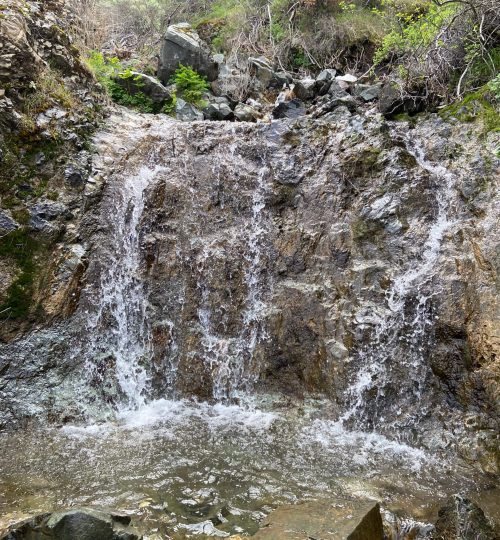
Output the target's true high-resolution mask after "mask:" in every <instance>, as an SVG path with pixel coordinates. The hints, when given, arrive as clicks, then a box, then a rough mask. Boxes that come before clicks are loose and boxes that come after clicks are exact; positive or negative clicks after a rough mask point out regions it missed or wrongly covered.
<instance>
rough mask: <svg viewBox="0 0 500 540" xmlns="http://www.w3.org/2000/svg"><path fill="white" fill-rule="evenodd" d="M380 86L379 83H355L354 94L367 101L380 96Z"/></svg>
mask: <svg viewBox="0 0 500 540" xmlns="http://www.w3.org/2000/svg"><path fill="white" fill-rule="evenodd" d="M381 88H382V87H381V85H380V84H357V85H356V86H355V87H354V95H355V96H357V97H360V98H361V99H362V100H363V101H364V102H366V103H368V102H369V101H373V100H375V99H377V98H378V97H379V96H380V90H381Z"/></svg>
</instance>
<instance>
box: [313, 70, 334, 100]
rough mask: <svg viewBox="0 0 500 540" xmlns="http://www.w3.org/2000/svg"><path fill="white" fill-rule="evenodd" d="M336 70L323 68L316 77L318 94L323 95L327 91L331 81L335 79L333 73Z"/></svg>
mask: <svg viewBox="0 0 500 540" xmlns="http://www.w3.org/2000/svg"><path fill="white" fill-rule="evenodd" d="M336 74H337V71H336V70H335V69H324V70H323V71H322V72H321V73H320V74H319V75H318V76H317V77H316V85H317V91H318V94H319V95H320V96H323V95H324V94H326V93H327V92H328V89H329V88H330V85H331V84H332V81H333V80H335V75H336Z"/></svg>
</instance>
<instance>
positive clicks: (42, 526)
mask: <svg viewBox="0 0 500 540" xmlns="http://www.w3.org/2000/svg"><path fill="white" fill-rule="evenodd" d="M130 523H131V518H130V516H127V515H125V514H120V513H115V512H104V511H101V510H94V509H90V508H77V509H72V510H67V511H63V512H54V513H53V514H41V515H39V516H36V517H34V518H33V519H30V520H27V521H24V522H22V523H20V524H18V525H14V526H13V527H11V528H10V530H9V532H8V533H7V534H6V535H4V536H3V537H2V540H140V539H141V538H142V536H140V535H139V534H138V533H137V531H135V530H134V529H133V528H132V527H131V526H130Z"/></svg>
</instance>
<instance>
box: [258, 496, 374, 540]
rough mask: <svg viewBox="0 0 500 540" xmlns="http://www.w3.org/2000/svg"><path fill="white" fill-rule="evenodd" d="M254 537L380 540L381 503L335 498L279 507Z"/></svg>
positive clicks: (283, 539)
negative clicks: (328, 501) (331, 500)
mask: <svg viewBox="0 0 500 540" xmlns="http://www.w3.org/2000/svg"><path fill="white" fill-rule="evenodd" d="M253 538H254V539H255V540H304V539H307V538H318V539H319V538H328V539H329V540H383V538H384V531H383V525H382V516H381V514H380V506H379V504H378V503H377V502H375V501H370V500H352V501H350V500H343V499H337V500H335V501H333V502H331V503H324V502H315V501H311V502H307V503H303V504H298V505H288V506H282V507H280V508H278V509H276V510H275V511H274V512H271V514H270V515H269V516H268V518H267V519H266V520H265V521H264V523H263V525H262V528H261V529H260V530H259V531H258V532H257V534H255V536H254V537H253Z"/></svg>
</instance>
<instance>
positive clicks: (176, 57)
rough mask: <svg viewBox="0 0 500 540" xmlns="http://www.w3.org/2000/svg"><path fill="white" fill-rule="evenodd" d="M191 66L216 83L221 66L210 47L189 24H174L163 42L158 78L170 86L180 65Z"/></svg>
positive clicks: (168, 29)
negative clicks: (213, 56)
mask: <svg viewBox="0 0 500 540" xmlns="http://www.w3.org/2000/svg"><path fill="white" fill-rule="evenodd" d="M181 64H182V65H185V66H190V67H192V68H193V69H194V70H195V71H197V72H198V73H200V74H201V75H203V76H205V77H206V78H207V79H208V80H209V81H215V79H217V75H218V72H219V64H217V62H214V60H213V58H212V56H211V54H210V49H209V47H208V45H207V44H206V43H205V42H204V41H203V40H202V39H201V38H200V36H199V35H198V33H197V32H196V31H195V30H194V29H193V28H192V27H191V25H189V24H188V23H179V24H173V25H171V26H169V27H168V28H167V31H166V33H165V36H164V37H163V40H162V45H161V50H160V59H159V64H158V78H159V79H160V81H161V82H162V83H163V84H168V83H169V81H170V78H171V77H172V75H173V74H174V73H175V71H176V70H177V68H178V67H179V66H180V65H181Z"/></svg>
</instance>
